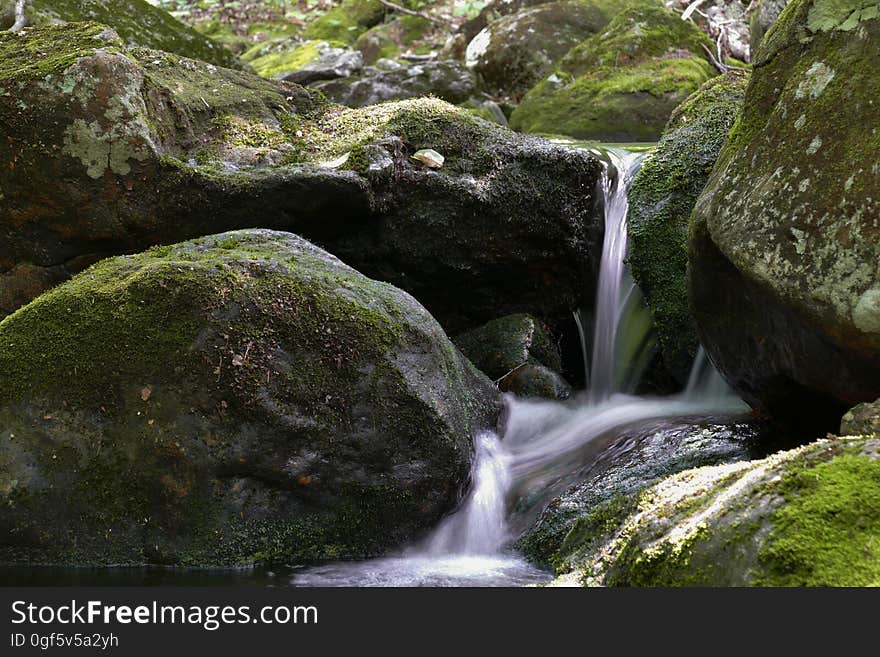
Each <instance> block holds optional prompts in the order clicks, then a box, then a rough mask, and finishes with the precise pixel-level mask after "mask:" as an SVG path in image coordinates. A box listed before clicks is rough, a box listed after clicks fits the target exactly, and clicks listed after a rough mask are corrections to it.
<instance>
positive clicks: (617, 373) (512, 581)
mask: <svg viewBox="0 0 880 657" xmlns="http://www.w3.org/2000/svg"><path fill="white" fill-rule="evenodd" d="M606 155H607V158H608V164H607V168H606V174H605V176H604V177H603V192H604V195H605V238H604V242H603V251H602V260H601V263H600V274H599V287H598V290H597V297H596V298H597V302H596V312H595V323H594V331H593V340H592V350H591V351H592V359H591V360H590V362H589V363H588V362H587V361H588V359H587V357H586V354H587V352H588V349H587V344H588V342H587V338H586V333H585V331H584V329H585V326H584V325H583V324H584V322H583V319H584V315H583V314H577V315H576V320H577V321H578V322H579V329H580V331H581V340H582V346H583V348H584V363H585V368H587V367H588V366H589V371H588V376H587V381H588V390H587V392H586V393H585V394H584V395H582V397H581V398H580V399H575V400H570V401H568V402H557V401H547V400H521V399H517V398H515V397H513V396H510V395H506V396H505V403H506V418H505V421H504V431H503V440H500V439H499V437H498V436H497V435H496V434H494V433H492V432H484V433H481V434H479V435H478V436H477V437H476V439H475V458H474V464H473V470H472V477H471V480H472V482H471V483H472V486H471V491H470V493H469V494H468V495H467V497H466V498H465V500H464V502H463V503H462V505H461V506H460V507H459V509H458V510H457V511H456V512H455V513H454V514H452V515H450V516H449V517H447V518H446V519H445V520H444V521H443V522H442V523H441V524H440V526H439V527H437V529H436V530H435V531H434V532H433V533H432V535H431V536H430V537H428V539H427V540H426V541H424V542H423V543H422V544H420V545H417V546H414V547H412V548H410V549H408V550H406V551H404V552H403V553H401V554H400V555H399V556H396V557H390V558H386V559H375V560H371V561H364V562H352V563H344V564H329V565H325V566H319V567H315V568H310V569H307V570H305V571H303V572H302V573H300V574H298V575H297V576H295V577H294V580H293V583H294V584H296V585H304V586H370V585H374V586H419V585H427V586H443V585H452V586H455V585H459V586H460V585H471V586H474V585H479V586H516V585H523V584H528V583H536V582H541V581H546V580H547V579H548V578H549V575H548V574H547V573H544V572H542V571H540V570H538V569H536V568H535V567H533V566H531V565H530V564H528V563H526V562H525V561H524V560H523V559H522V558H520V557H518V556H517V555H516V554H514V553H512V552H510V551H506V550H505V547H506V546H507V544H508V543H509V542H510V540H511V539H513V538H515V536H516V535H517V534H518V533H519V532H521V531H522V530H523V529H524V528H525V527H526V526H528V524H529V522H531V521H533V519H534V517H535V514H536V513H538V512H539V511H540V510H541V509H542V508H543V506H544V504H545V503H546V502H547V501H549V500H550V499H551V498H552V497H554V496H555V495H557V494H558V493H559V492H561V490H562V489H563V488H564V487H566V486H567V485H569V484H570V483H572V482H573V481H575V480H576V479H577V476H578V474H579V473H580V472H581V471H582V469H583V467H584V465H585V464H586V463H589V462H590V461H591V459H592V458H595V457H596V456H597V455H598V453H599V452H600V451H601V450H602V449H605V448H607V447H608V446H609V444H610V443H611V442H612V441H613V440H615V439H616V438H617V437H618V436H619V435H620V434H621V432H622V431H623V430H624V429H628V428H632V427H636V426H639V425H640V424H641V423H645V422H648V421H654V420H658V419H663V418H687V417H702V416H708V415H719V414H721V415H732V414H736V413H739V412H741V411H743V410H744V409H745V407H744V405H743V403H742V402H741V401H740V400H739V399H738V398H737V397H735V396H734V395H732V394H731V393H730V391H729V390H728V389H727V388H726V386H725V385H724V383H723V381H722V380H721V378H720V377H719V376H718V374H717V373H716V372H714V369H713V368H712V366H711V363H710V362H709V360H708V358H707V357H706V354H705V352H703V351H702V349H701V350H700V352H699V354H698V357H697V359H696V361H695V363H694V371H693V372H692V373H691V377H690V379H691V380H690V382H689V384H688V386H687V389H686V390H685V391H684V392H683V393H682V394H680V395H675V396H672V397H667V398H662V399H646V398H639V397H634V396H631V395H628V394H625V393H627V392H630V391H631V387H632V385H634V383H633V382H634V381H635V380H636V379H637V375H638V373H639V372H640V371H641V369H642V368H643V367H644V365H645V363H646V354H649V353H650V350H649V349H647V348H646V347H648V346H650V343H649V337H648V336H649V333H650V318H649V316H648V313H647V311H646V310H645V309H644V306H643V304H642V303H641V297H640V293H639V290H638V287H637V286H636V285H635V283H634V282H633V281H632V278H631V277H630V276H629V274H628V272H627V271H626V266H625V257H626V249H627V233H626V215H627V210H628V203H627V200H626V194H627V189H628V186H629V183H630V182H631V180H632V177H633V176H634V175H635V173H636V171H637V170H638V166H639V163H640V160H641V157H640V156H639V155H637V154H634V153H629V152H626V151H619V150H608V151H607V153H606ZM514 500H516V502H517V504H516V507H517V510H516V512H515V513H514V512H512V511H511V506H512V505H511V503H512V502H513V501H514Z"/></svg>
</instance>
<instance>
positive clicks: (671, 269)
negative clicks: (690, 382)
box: [627, 70, 749, 384]
mask: <svg viewBox="0 0 880 657" xmlns="http://www.w3.org/2000/svg"><path fill="white" fill-rule="evenodd" d="M748 80H749V74H748V72H746V71H739V70H735V71H730V72H728V73H726V74H725V75H722V76H719V77H717V78H713V79H712V80H710V81H709V82H707V83H705V84H704V85H703V86H702V87H700V89H699V91H697V92H696V93H694V94H693V95H692V96H690V97H689V98H688V99H687V100H686V101H685V102H684V103H682V104H681V105H680V106H679V107H678V108H677V109H676V110H675V111H674V112H673V113H672V116H671V117H670V119H669V123H668V124H667V126H666V130H664V132H663V136H662V137H661V138H660V142H659V143H658V144H657V147H656V148H655V149H654V150H653V151H652V152H651V153H650V154H649V155H648V156H647V157H646V158H645V160H644V162H643V163H642V166H641V168H640V170H639V172H638V173H637V174H636V176H635V178H634V179H633V182H632V186H631V187H630V189H629V214H628V215H627V221H628V228H629V237H630V251H629V264H630V266H631V268H632V274H633V277H634V278H635V280H636V282H637V283H638V285H639V287H640V288H641V290H642V292H643V293H644V295H645V301H646V302H647V304H648V307H649V308H650V310H651V314H652V316H653V319H654V328H655V329H656V332H657V338H658V341H659V346H660V351H661V354H662V357H663V363H664V366H665V368H666V370H667V371H668V372H669V373H670V374H671V375H672V376H673V377H674V378H675V379H676V380H677V381H678V383H679V384H684V383H686V382H687V379H688V374H689V373H690V369H691V365H692V364H693V362H694V357H695V356H696V354H697V348H698V347H699V344H700V341H699V338H698V337H697V329H696V326H695V324H694V321H693V317H692V316H691V312H690V309H689V307H688V297H687V236H688V224H689V221H690V216H691V212H692V211H693V209H694V204H695V203H696V201H697V197H698V196H699V195H700V193H701V192H702V191H703V187H704V186H705V185H706V181H707V180H708V179H709V174H710V173H711V172H712V167H713V166H714V164H715V160H716V158H717V157H718V153H719V152H720V151H721V148H722V146H724V142H725V141H726V140H727V134H728V132H730V128H731V127H732V126H733V123H734V121H735V120H736V117H737V116H738V114H739V111H740V109H741V107H742V103H743V97H744V96H745V91H746V86H747V84H748Z"/></svg>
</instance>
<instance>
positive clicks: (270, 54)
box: [241, 39, 364, 84]
mask: <svg viewBox="0 0 880 657" xmlns="http://www.w3.org/2000/svg"><path fill="white" fill-rule="evenodd" d="M241 59H242V61H245V62H247V63H248V64H250V65H251V66H252V67H253V69H254V71H256V72H257V73H258V74H259V75H261V76H263V77H264V78H269V79H273V80H290V81H291V82H296V83H297V84H309V83H310V82H315V81H317V80H332V79H333V78H342V77H348V76H350V75H353V74H355V73H356V72H357V71H359V70H360V69H361V68H363V65H364V58H363V55H361V53H360V52H358V51H356V50H352V49H351V48H349V47H347V46H346V45H345V44H342V43H340V42H331V41H305V42H303V41H299V40H298V39H276V40H274V41H270V42H268V43H260V44H257V45H255V46H253V47H252V48H250V49H248V50H247V52H245V53H244V54H243V55H242V57H241Z"/></svg>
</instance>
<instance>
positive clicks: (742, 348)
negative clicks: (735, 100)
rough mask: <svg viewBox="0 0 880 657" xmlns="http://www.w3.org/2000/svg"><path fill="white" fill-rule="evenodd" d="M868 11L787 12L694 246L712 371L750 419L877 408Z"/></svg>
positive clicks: (877, 175)
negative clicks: (749, 408)
mask: <svg viewBox="0 0 880 657" xmlns="http://www.w3.org/2000/svg"><path fill="white" fill-rule="evenodd" d="M871 7H873V5H871ZM871 7H868V6H867V5H866V4H865V3H863V2H860V1H855V0H854V1H853V2H832V1H830V0H815V1H812V0H799V1H797V2H792V3H791V4H789V6H788V7H787V8H786V9H785V11H784V12H783V13H782V15H781V16H780V18H779V20H778V21H777V23H776V25H775V26H774V27H773V28H772V29H771V30H770V31H769V32H768V33H767V35H766V36H765V38H764V40H763V42H762V44H761V47H760V49H759V50H758V52H757V53H756V55H755V58H754V72H753V74H752V79H751V82H750V84H749V88H748V92H747V94H746V99H745V105H744V108H743V112H742V114H741V116H740V118H739V119H738V120H737V122H736V124H735V125H734V128H733V130H732V131H731V133H730V137H729V139H728V141H727V143H726V145H725V146H724V149H723V150H722V151H721V154H720V155H719V158H718V162H717V163H716V166H715V169H714V171H713V173H712V176H711V178H710V180H709V182H708V184H707V186H706V189H705V191H704V192H703V194H702V196H701V197H700V198H699V200H698V202H697V205H696V208H695V210H694V216H693V221H692V230H691V237H690V254H689V255H690V276H689V292H690V295H691V302H692V306H693V310H694V313H695V318H696V321H697V325H698V328H699V331H700V336H701V341H702V343H703V344H704V345H705V347H706V349H707V351H708V353H709V355H710V357H711V359H712V361H713V362H714V363H715V365H716V367H717V368H718V369H719V371H720V372H721V373H722V374H723V375H724V376H725V378H726V379H727V380H728V382H730V383H731V385H733V386H734V387H735V388H736V389H737V391H738V392H739V393H740V394H741V395H742V396H743V397H744V398H745V399H746V400H747V401H749V402H750V403H751V404H753V405H754V406H757V407H760V408H763V409H765V410H766V411H768V412H769V413H771V414H774V415H776V416H778V417H779V418H781V419H786V420H790V421H793V422H803V421H806V422H810V423H812V425H813V427H816V426H820V427H823V426H824V427H826V428H828V429H830V430H833V429H834V428H836V425H837V422H838V420H839V418H840V416H841V415H842V414H843V412H844V411H845V410H846V409H847V408H850V407H851V406H853V405H855V404H857V403H859V402H863V401H871V400H874V399H876V398H877V397H878V396H880V264H878V263H880V224H878V220H877V217H878V215H880V199H878V198H877V194H876V190H877V187H878V184H880V167H878V165H877V149H878V148H880V132H878V131H877V130H876V129H875V128H874V127H873V126H875V125H876V123H877V122H878V120H880V106H878V104H877V102H876V98H877V97H878V94H880V79H878V77H877V76H876V74H875V71H874V64H873V63H874V62H875V61H876V59H877V57H878V56H880V12H876V11H874V10H873V9H871Z"/></svg>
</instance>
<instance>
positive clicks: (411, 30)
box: [355, 16, 436, 64]
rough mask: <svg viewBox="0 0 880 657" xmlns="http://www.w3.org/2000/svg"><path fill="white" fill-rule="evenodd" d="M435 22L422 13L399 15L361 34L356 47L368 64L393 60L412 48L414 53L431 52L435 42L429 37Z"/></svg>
mask: <svg viewBox="0 0 880 657" xmlns="http://www.w3.org/2000/svg"><path fill="white" fill-rule="evenodd" d="M433 28H434V23H432V22H431V21H429V20H428V19H427V18H422V17H421V16H400V17H399V18H395V19H393V20H391V21H388V22H387V23H382V24H381V25H377V26H376V27H373V28H370V29H369V30H367V31H366V32H364V34H362V35H361V36H360V37H359V38H358V40H357V42H356V43H355V48H357V49H358V50H359V51H360V52H361V54H362V55H363V56H364V61H365V62H366V63H367V64H375V63H376V62H377V61H379V60H380V59H394V58H395V57H397V56H398V55H400V54H402V53H404V52H408V51H411V52H412V53H413V54H428V53H429V52H431V50H432V46H433V45H436V44H434V43H433V42H432V39H431V38H430V35H431V30H432V29H433ZM423 41H424V42H425V43H424V44H422V43H421V42H423Z"/></svg>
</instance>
